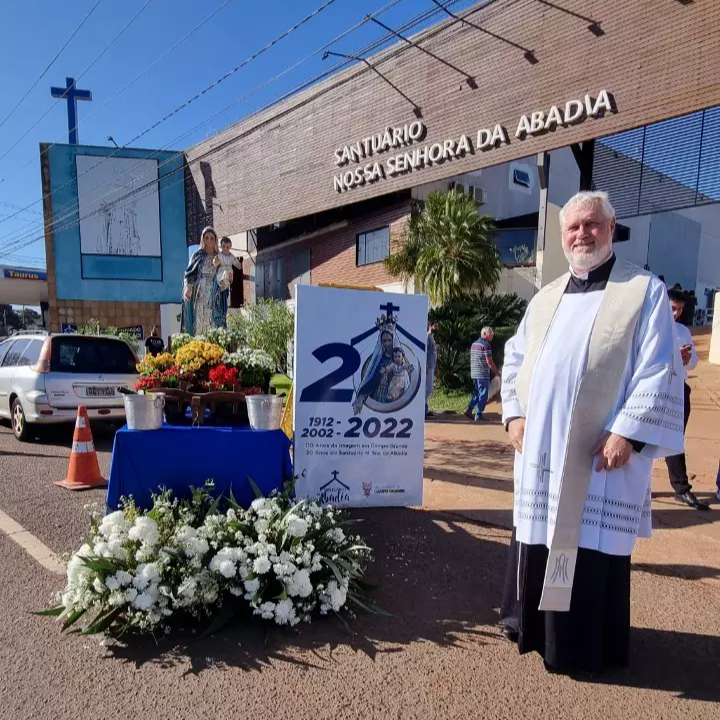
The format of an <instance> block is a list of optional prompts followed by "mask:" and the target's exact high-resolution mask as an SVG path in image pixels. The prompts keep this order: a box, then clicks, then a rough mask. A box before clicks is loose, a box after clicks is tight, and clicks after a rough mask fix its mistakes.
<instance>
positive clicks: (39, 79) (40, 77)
mask: <svg viewBox="0 0 720 720" xmlns="http://www.w3.org/2000/svg"><path fill="white" fill-rule="evenodd" d="M101 2H102V0H97V2H96V3H95V4H94V5H93V6H92V8H90V12H89V13H88V14H87V15H86V16H85V17H84V18H83V19H82V21H81V23H80V24H79V25H78V26H77V27H76V28H75V30H73V32H72V34H71V35H70V37H69V38H68V39H67V40H66V41H65V44H64V45H63V46H62V47H61V48H60V49H59V50H58V51H57V54H56V55H55V57H54V58H53V59H52V60H51V61H50V62H49V63H48V66H47V67H46V68H45V69H44V70H43V71H42V72H41V73H40V76H39V77H38V78H37V80H35V82H34V83H33V84H32V85H31V86H30V87H29V88H28V90H27V91H26V92H25V94H24V95H23V96H22V97H21V98H20V100H18V102H17V104H16V105H15V107H14V108H13V109H12V110H11V111H10V112H9V113H8V114H7V115H6V116H5V119H4V120H3V121H2V122H0V128H1V127H2V126H3V125H4V124H5V123H6V122H7V121H8V120H9V119H10V118H11V117H12V116H13V114H14V113H15V111H16V110H17V109H18V108H19V107H20V106H21V105H22V104H23V102H25V99H26V98H27V96H28V95H29V94H30V93H31V92H32V91H33V90H34V89H35V88H36V87H37V84H38V83H39V82H40V81H41V80H42V79H43V78H44V77H45V75H47V73H48V70H50V68H51V67H52V66H53V65H54V64H55V61H56V60H57V59H58V58H59V57H60V55H61V54H62V52H63V50H65V48H66V47H67V46H68V45H69V44H70V42H71V41H72V39H73V38H74V37H75V36H76V35H77V34H78V33H79V32H80V29H81V28H82V26H83V25H84V24H85V23H86V22H87V21H88V20H89V19H90V16H91V15H92V14H93V13H94V12H95V8H97V6H98V5H99V4H100V3H101Z"/></svg>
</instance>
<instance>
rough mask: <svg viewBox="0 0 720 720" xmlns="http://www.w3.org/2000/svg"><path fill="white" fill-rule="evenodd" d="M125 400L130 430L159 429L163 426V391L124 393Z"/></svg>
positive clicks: (126, 417)
mask: <svg viewBox="0 0 720 720" xmlns="http://www.w3.org/2000/svg"><path fill="white" fill-rule="evenodd" d="M123 402H124V403H125V419H126V420H127V426H128V428H130V430H159V429H160V428H161V427H162V422H163V408H164V407H165V396H164V395H162V394H161V393H151V394H149V395H123Z"/></svg>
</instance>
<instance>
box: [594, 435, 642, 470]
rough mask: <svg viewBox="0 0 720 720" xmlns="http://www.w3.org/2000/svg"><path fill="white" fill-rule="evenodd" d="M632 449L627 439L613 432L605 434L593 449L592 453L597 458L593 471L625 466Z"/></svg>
mask: <svg viewBox="0 0 720 720" xmlns="http://www.w3.org/2000/svg"><path fill="white" fill-rule="evenodd" d="M632 451H633V448H632V445H631V444H630V441H629V440H626V439H625V438H624V437H621V436H620V435H616V434H615V433H610V434H609V435H606V436H605V437H604V438H603V439H602V440H601V441H600V442H599V443H598V446H597V447H596V448H595V450H594V451H593V455H594V456H597V458H598V461H597V464H596V465H595V471H596V472H601V471H602V470H617V469H618V468H621V467H625V465H627V464H628V461H629V460H630V456H631V455H632Z"/></svg>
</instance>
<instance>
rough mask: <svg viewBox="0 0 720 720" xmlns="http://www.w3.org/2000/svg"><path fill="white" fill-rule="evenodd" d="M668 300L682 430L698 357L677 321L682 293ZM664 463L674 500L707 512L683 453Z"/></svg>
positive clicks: (672, 293)
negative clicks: (679, 365) (681, 394)
mask: <svg viewBox="0 0 720 720" xmlns="http://www.w3.org/2000/svg"><path fill="white" fill-rule="evenodd" d="M668 299H669V300H670V309H671V310H672V313H673V317H674V318H675V330H676V331H677V338H678V342H679V343H680V354H681V356H682V362H683V366H684V367H683V369H682V373H683V376H684V378H685V403H684V419H683V428H687V424H688V420H689V419H690V386H689V385H688V384H687V377H688V371H690V370H694V369H695V368H696V367H697V364H698V356H697V353H696V352H695V344H694V343H693V339H692V335H690V331H689V330H688V328H687V327H686V326H685V325H684V324H683V323H682V322H680V320H679V318H681V317H682V316H683V312H684V310H685V303H686V300H685V295H684V293H683V292H681V291H680V290H675V289H672V290H668ZM665 463H666V465H667V468H668V473H669V475H670V484H671V485H672V488H673V490H674V491H675V500H677V501H678V502H679V503H683V504H684V505H689V506H690V507H692V508H695V509H696V510H709V509H710V508H709V506H708V505H707V504H706V503H704V502H703V501H702V500H699V499H698V498H697V497H696V496H695V493H693V491H692V485H690V479H689V478H688V474H687V466H686V463H685V453H681V454H680V455H670V456H669V457H666V458H665Z"/></svg>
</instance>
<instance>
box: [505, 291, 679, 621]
mask: <svg viewBox="0 0 720 720" xmlns="http://www.w3.org/2000/svg"><path fill="white" fill-rule="evenodd" d="M645 282H647V290H646V292H645V296H644V301H642V298H640V300H641V301H642V306H641V309H640V312H639V316H638V317H637V322H636V324H635V325H634V329H633V330H632V331H631V332H632V334H631V336H630V337H628V344H629V345H630V347H629V354H628V357H627V361H626V362H625V368H624V372H623V373H622V378H621V379H619V392H617V394H616V399H615V401H614V402H613V403H611V406H612V410H611V412H610V413H609V414H608V415H607V417H606V420H605V422H604V428H605V430H606V431H607V432H613V433H616V434H618V435H621V436H622V437H624V438H626V439H628V440H632V441H637V442H639V443H644V447H642V450H641V452H639V453H638V452H635V451H634V452H633V453H632V456H631V458H630V461H629V463H628V464H627V465H626V466H625V467H623V468H619V469H616V470H611V471H601V472H597V471H596V470H595V463H596V462H597V459H596V458H593V457H592V456H591V455H590V453H587V462H586V463H584V464H583V469H582V473H587V475H586V476H585V477H579V476H577V474H576V475H575V476H573V477H563V473H564V472H565V471H566V463H565V461H566V456H567V454H568V435H569V433H570V425H571V421H572V420H573V414H574V410H575V408H576V403H577V402H578V390H579V387H580V383H581V380H582V379H583V375H584V373H585V369H586V364H587V362H588V348H589V345H590V338H591V335H592V334H593V327H594V324H595V321H596V318H597V317H598V312H599V309H600V306H601V303H602V300H603V296H604V295H605V293H606V292H608V290H600V291H595V292H587V293H579V294H563V295H562V299H561V300H560V301H559V304H558V306H557V309H556V310H555V312H554V314H553V315H552V321H551V322H550V325H549V329H548V330H547V333H546V335H545V338H544V342H543V343H542V346H541V348H540V351H539V353H538V354H537V359H536V362H535V366H534V367H533V368H532V369H531V372H532V374H531V376H530V377H531V379H530V385H529V395H528V400H527V405H526V407H524V405H523V403H522V402H521V398H520V397H518V394H517V388H516V382H515V381H516V378H517V376H518V373H519V372H520V369H521V366H522V363H523V358H524V357H525V354H526V339H527V335H528V331H529V328H530V327H531V324H532V323H533V311H534V309H535V308H537V307H539V304H538V300H539V301H540V303H541V302H542V292H541V294H539V295H538V296H536V297H535V298H534V299H533V301H532V302H530V304H529V306H528V309H527V312H526V314H525V317H524V318H523V320H522V322H521V324H520V326H519V328H518V332H517V334H516V335H515V336H514V337H513V338H512V339H511V340H510V341H509V342H508V343H507V345H506V348H505V364H504V367H503V386H502V400H503V419H504V420H505V421H506V422H507V420H509V419H510V418H515V417H525V418H526V426H525V439H524V445H523V452H522V453H516V455H515V468H514V476H515V498H514V513H513V520H514V524H515V528H516V534H517V540H518V541H519V542H521V543H525V544H542V545H546V546H547V547H548V548H551V546H552V544H553V536H554V533H555V526H556V522H557V521H558V518H557V512H558V501H559V497H560V492H561V488H562V486H563V483H574V482H577V481H582V482H585V483H586V482H587V481H588V478H589V484H588V486H587V487H588V490H587V494H586V497H585V504H584V507H583V508H582V519H581V522H580V529H579V539H578V541H577V546H579V547H583V548H588V549H591V550H599V551H600V552H603V553H608V554H611V555H629V554H630V553H631V552H632V550H633V547H634V545H635V541H636V539H637V537H638V536H643V537H648V536H650V534H651V528H652V526H651V517H650V473H651V470H652V462H653V459H654V458H658V457H664V456H667V455H675V454H678V453H681V452H683V402H684V400H683V369H682V368H683V366H682V360H681V358H680V352H679V347H678V342H677V336H676V330H675V323H674V321H673V317H672V313H671V311H670V306H669V302H668V299H667V294H666V289H665V286H664V285H663V283H662V282H661V281H660V280H658V279H657V278H655V277H650V278H649V281H647V280H645ZM608 288H609V286H608ZM538 314H539V313H538ZM605 317H607V315H605ZM614 385H615V387H616V388H617V385H618V383H617V381H616V382H615V383H614ZM586 387H587V386H586ZM595 390H597V388H595ZM580 422H582V419H580ZM601 437H602V433H601V436H600V437H598V438H597V439H598V441H600V439H601ZM583 458H584V455H583ZM583 462H584V461H583ZM576 467H577V465H576ZM582 473H580V474H582ZM573 562H574V560H573ZM550 570H551V568H550ZM569 584H570V585H571V584H572V579H571V578H570V580H569ZM568 602H569V601H568ZM541 609H542V608H541ZM551 609H552V608H551ZM557 609H564V608H557Z"/></svg>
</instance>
